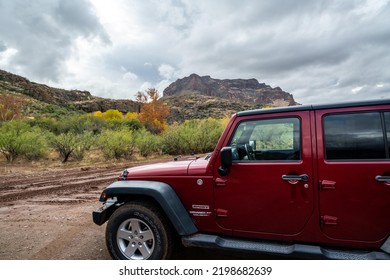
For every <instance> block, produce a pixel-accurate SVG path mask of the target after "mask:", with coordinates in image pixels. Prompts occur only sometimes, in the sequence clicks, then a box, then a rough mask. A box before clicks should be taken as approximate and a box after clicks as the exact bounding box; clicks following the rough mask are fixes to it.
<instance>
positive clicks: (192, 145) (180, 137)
mask: <svg viewBox="0 0 390 280" xmlns="http://www.w3.org/2000/svg"><path fill="white" fill-rule="evenodd" d="M223 129H224V127H223V125H222V123H221V121H220V120H216V119H213V118H208V119H202V120H188V121H185V122H184V123H183V124H181V125H177V124H176V125H171V126H170V127H168V129H167V130H166V131H165V132H164V134H163V136H162V149H163V152H164V153H167V154H171V155H178V154H194V153H207V152H211V151H213V150H214V147H215V145H216V144H217V142H218V139H219V137H220V136H221V134H222V132H223Z"/></svg>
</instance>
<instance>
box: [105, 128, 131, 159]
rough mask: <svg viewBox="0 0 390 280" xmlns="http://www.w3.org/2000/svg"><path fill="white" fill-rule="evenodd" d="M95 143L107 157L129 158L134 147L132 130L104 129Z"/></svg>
mask: <svg viewBox="0 0 390 280" xmlns="http://www.w3.org/2000/svg"><path fill="white" fill-rule="evenodd" d="M97 143H98V146H99V147H100V148H101V150H102V151H103V154H104V156H105V157H106V158H107V159H120V158H126V159H131V158H132V157H133V154H134V151H135V148H136V145H135V138H134V135H133V132H132V131H131V130H128V129H122V130H105V131H103V132H102V134H100V136H99V138H98V140H97Z"/></svg>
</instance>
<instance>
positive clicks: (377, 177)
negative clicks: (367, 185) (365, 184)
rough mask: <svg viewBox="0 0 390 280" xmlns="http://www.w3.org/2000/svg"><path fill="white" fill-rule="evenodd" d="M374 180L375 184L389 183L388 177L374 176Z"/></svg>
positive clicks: (389, 177) (389, 178)
mask: <svg viewBox="0 0 390 280" xmlns="http://www.w3.org/2000/svg"><path fill="white" fill-rule="evenodd" d="M375 180H376V181H377V182H385V183H390V176H380V175H378V176H375Z"/></svg>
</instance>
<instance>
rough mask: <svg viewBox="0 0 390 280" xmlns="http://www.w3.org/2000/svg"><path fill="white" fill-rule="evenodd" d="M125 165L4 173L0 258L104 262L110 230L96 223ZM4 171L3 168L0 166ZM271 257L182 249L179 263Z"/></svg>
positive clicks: (21, 169) (0, 188) (0, 192)
mask: <svg viewBox="0 0 390 280" xmlns="http://www.w3.org/2000/svg"><path fill="white" fill-rule="evenodd" d="M124 167H125V166H119V165H110V166H100V167H95V166H94V167H93V166H89V167H74V168H66V169H64V168H38V169H37V168H24V167H20V166H19V167H13V168H10V167H9V166H8V167H7V168H4V170H5V169H6V171H7V172H1V171H4V170H0V221H1V222H0V259H1V260H34V259H40V260H63V259H66V260H104V259H111V257H110V255H109V253H108V251H107V249H106V246H105V237H104V235H105V227H106V224H104V225H102V226H97V225H95V224H94V223H93V222H92V211H93V210H94V209H95V208H96V207H98V206H100V205H101V204H100V202H99V201H98V198H99V195H100V193H101V191H102V190H103V189H104V188H105V187H106V186H107V185H108V184H110V183H111V182H114V181H115V180H116V178H117V176H118V175H119V173H120V172H121V170H123V168H124ZM0 169H1V167H0ZM204 256H207V258H208V259H229V258H232V259H247V258H252V259H253V258H254V259H262V258H266V259H267V258H269V256H262V255H248V254H243V255H241V254H237V253H235V254H233V253H230V252H226V251H213V252H211V253H210V251H207V253H206V252H205V251H204V250H203V249H185V248H182V247H180V248H177V249H176V253H175V255H174V256H173V258H174V259H202V258H204Z"/></svg>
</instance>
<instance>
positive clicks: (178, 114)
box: [0, 70, 297, 123]
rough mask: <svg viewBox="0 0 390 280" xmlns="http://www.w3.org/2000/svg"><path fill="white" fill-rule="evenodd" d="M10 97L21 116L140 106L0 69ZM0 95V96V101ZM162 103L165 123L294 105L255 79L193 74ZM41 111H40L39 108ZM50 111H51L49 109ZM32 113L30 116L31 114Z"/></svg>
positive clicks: (0, 83)
mask: <svg viewBox="0 0 390 280" xmlns="http://www.w3.org/2000/svg"><path fill="white" fill-rule="evenodd" d="M2 93H5V94H3V97H5V95H13V96H14V97H15V98H16V99H14V100H17V102H18V103H20V104H25V105H26V104H27V105H26V106H24V107H25V108H27V109H25V111H26V112H25V113H24V115H27V116H28V115H31V112H33V113H34V114H35V113H36V112H37V114H38V115H39V112H42V111H44V112H45V111H48V109H47V106H48V104H49V107H50V106H57V107H56V108H66V110H82V111H84V112H88V113H89V112H95V111H102V112H104V111H107V110H109V109H117V110H119V111H121V112H123V113H125V112H137V111H139V108H140V104H139V103H138V102H135V101H132V100H116V99H107V98H101V97H96V96H93V95H92V94H91V93H90V92H88V91H80V90H65V89H59V88H53V87H49V86H47V85H44V84H38V83H34V82H31V81H29V80H28V79H26V78H24V77H21V76H18V75H15V74H12V73H9V72H6V71H3V70H0V94H2ZM1 98H2V96H0V102H1V100H2V99H1ZM162 100H163V102H164V103H166V104H167V105H168V107H169V108H170V112H171V113H170V116H169V117H168V123H173V122H182V121H184V120H187V119H194V118H198V119H199V118H208V117H214V118H222V117H225V116H231V115H232V114H233V113H235V112H237V111H242V110H250V109H258V108H261V107H263V106H273V107H276V106H290V105H295V104H297V103H296V102H295V100H294V98H293V96H292V95H291V94H289V93H287V92H284V91H283V90H282V89H280V88H279V87H276V88H272V87H270V86H269V85H266V84H264V83H259V82H258V81H257V80H255V79H248V80H244V79H232V80H228V79H226V80H218V79H213V78H211V77H210V76H203V77H201V76H199V75H196V74H192V75H190V76H189V77H185V78H182V79H178V80H177V81H176V82H174V83H172V84H171V85H169V86H168V87H167V88H166V89H165V90H164V92H163V98H162ZM42 108H43V109H42ZM49 109H50V110H51V108H49ZM34 114H33V115H34Z"/></svg>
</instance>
